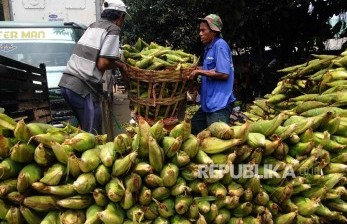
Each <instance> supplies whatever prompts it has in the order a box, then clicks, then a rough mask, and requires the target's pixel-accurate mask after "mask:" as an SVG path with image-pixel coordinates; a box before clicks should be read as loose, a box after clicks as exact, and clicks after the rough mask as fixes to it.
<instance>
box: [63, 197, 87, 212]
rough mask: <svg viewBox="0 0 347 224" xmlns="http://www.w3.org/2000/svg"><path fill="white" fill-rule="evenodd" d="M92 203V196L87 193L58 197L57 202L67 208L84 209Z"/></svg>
mask: <svg viewBox="0 0 347 224" xmlns="http://www.w3.org/2000/svg"><path fill="white" fill-rule="evenodd" d="M91 203H92V197H91V196H89V195H75V196H72V197H68V198H64V199H60V200H58V201H57V204H58V205H59V206H60V207H62V208H67V209H85V208H87V207H89V206H90V205H91Z"/></svg>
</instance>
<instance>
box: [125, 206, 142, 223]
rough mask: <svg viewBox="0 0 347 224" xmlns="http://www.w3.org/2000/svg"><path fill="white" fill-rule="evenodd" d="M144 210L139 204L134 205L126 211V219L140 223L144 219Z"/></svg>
mask: <svg viewBox="0 0 347 224" xmlns="http://www.w3.org/2000/svg"><path fill="white" fill-rule="evenodd" d="M144 215H145V214H144V212H143V210H142V209H141V207H140V206H138V205H135V206H133V207H132V208H130V209H128V210H127V211H126V216H127V217H128V219H131V220H133V222H136V223H140V222H142V221H143V220H144Z"/></svg>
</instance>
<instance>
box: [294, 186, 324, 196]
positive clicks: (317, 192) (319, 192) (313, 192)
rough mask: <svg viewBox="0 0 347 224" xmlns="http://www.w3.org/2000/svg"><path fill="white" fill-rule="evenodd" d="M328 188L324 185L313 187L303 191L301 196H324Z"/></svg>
mask: <svg viewBox="0 0 347 224" xmlns="http://www.w3.org/2000/svg"><path fill="white" fill-rule="evenodd" d="M327 191H328V188H327V187H325V186H323V187H312V188H310V189H308V190H306V191H304V192H301V196H303V197H307V198H323V197H324V195H325V194H326V193H327Z"/></svg>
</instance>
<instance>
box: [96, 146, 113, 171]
mask: <svg viewBox="0 0 347 224" xmlns="http://www.w3.org/2000/svg"><path fill="white" fill-rule="evenodd" d="M99 148H100V160H101V162H102V163H103V164H104V165H105V166H107V167H111V166H112V164H113V162H114V161H115V160H116V158H117V155H116V151H115V146H114V143H113V142H107V143H106V144H104V145H100V146H99Z"/></svg>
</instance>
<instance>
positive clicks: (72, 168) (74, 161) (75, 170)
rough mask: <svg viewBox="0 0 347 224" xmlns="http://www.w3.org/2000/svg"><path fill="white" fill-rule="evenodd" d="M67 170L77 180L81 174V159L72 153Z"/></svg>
mask: <svg viewBox="0 0 347 224" xmlns="http://www.w3.org/2000/svg"><path fill="white" fill-rule="evenodd" d="M67 168H68V172H69V175H70V174H71V175H72V176H73V177H75V178H77V177H78V176H79V175H80V174H81V173H82V171H81V168H80V166H79V159H78V157H77V156H76V154H75V153H70V154H69V157H68V160H67Z"/></svg>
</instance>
